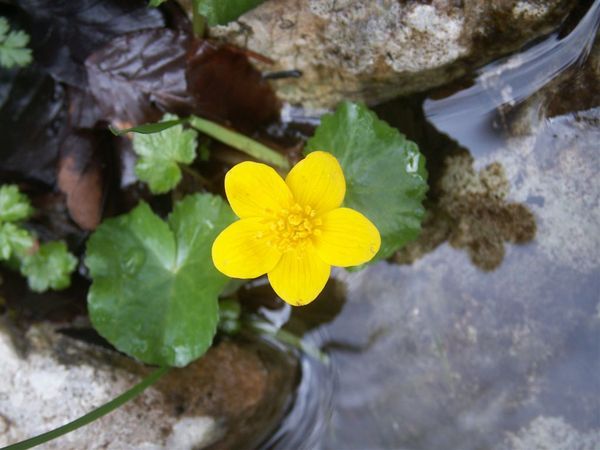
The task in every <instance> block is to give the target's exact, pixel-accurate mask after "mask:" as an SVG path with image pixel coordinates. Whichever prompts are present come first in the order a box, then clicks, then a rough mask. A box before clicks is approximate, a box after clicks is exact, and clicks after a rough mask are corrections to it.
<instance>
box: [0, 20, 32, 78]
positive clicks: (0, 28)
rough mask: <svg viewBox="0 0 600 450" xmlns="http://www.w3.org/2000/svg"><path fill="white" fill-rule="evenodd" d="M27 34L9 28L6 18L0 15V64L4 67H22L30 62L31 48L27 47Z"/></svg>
mask: <svg viewBox="0 0 600 450" xmlns="http://www.w3.org/2000/svg"><path fill="white" fill-rule="evenodd" d="M28 43H29V35H28V34H27V33H25V32H24V31H21V30H19V31H14V30H11V29H10V26H9V24H8V20H6V18H4V17H0V66H2V67H4V68H5V69H10V68H12V67H22V66H26V65H27V64H30V63H31V50H30V49H28V48H27V44H28Z"/></svg>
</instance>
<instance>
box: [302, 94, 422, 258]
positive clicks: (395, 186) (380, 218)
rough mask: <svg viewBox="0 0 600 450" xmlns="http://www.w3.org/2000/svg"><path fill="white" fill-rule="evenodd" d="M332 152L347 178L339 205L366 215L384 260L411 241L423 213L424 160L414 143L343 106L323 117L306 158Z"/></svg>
mask: <svg viewBox="0 0 600 450" xmlns="http://www.w3.org/2000/svg"><path fill="white" fill-rule="evenodd" d="M315 150H325V151H328V152H331V153H332V154H333V155H334V156H335V157H336V158H337V159H338V160H339V162H340V164H341V166H342V168H343V170H344V175H345V177H346V197H345V200H344V204H345V205H346V206H348V207H350V208H353V209H356V210H357V211H360V212H362V213H363V214H364V215H366V216H367V217H368V218H369V219H371V221H373V223H374V224H375V225H376V226H377V228H378V229H379V232H380V234H381V248H380V250H379V253H378V254H377V256H376V258H375V260H377V259H382V258H387V257H389V256H390V255H391V254H392V253H393V252H394V251H396V250H397V249H399V248H400V247H402V246H403V245H405V244H406V243H408V242H410V241H412V240H413V239H415V238H416V237H417V236H418V234H419V232H420V229H421V221H422V219H423V215H424V213H425V209H424V208H423V205H422V202H423V199H424V198H425V193H426V192H427V172H426V170H425V158H424V157H423V155H422V154H421V153H420V152H419V148H418V147H417V145H416V144H415V143H414V142H411V141H409V140H407V139H406V137H405V136H404V135H403V134H401V133H400V132H399V131H398V130H396V129H395V128H392V127H390V126H389V125H388V124H387V123H385V122H384V121H382V120H379V119H378V118H377V116H376V115H375V113H373V112H372V111H370V110H369V109H368V108H367V107H366V106H364V105H362V104H355V103H350V102H344V103H342V104H341V105H340V106H339V107H338V109H337V110H336V111H335V113H334V114H329V115H326V116H323V118H322V121H321V125H319V127H318V128H317V130H316V132H315V135H314V136H313V137H312V138H311V139H310V140H309V141H308V143H307V146H306V149H305V153H310V152H311V151H315Z"/></svg>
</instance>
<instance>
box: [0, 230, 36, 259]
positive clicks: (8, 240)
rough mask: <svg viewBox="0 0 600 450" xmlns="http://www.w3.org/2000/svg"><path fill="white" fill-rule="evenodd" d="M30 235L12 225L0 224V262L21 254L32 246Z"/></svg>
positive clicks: (32, 241)
mask: <svg viewBox="0 0 600 450" xmlns="http://www.w3.org/2000/svg"><path fill="white" fill-rule="evenodd" d="M34 242H35V241H34V239H33V237H32V236H31V234H30V233H29V232H28V231H27V230H25V229H23V228H20V227H18V226H17V225H15V224H14V223H0V260H4V261H7V260H9V259H10V257H11V256H13V255H18V254H23V253H25V252H26V251H27V250H28V249H29V248H31V247H32V246H33V244H34Z"/></svg>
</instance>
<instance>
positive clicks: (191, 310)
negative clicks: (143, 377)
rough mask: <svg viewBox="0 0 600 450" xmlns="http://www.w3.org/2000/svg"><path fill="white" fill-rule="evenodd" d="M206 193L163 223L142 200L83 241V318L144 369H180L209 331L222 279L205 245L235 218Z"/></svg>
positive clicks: (211, 333)
mask: <svg viewBox="0 0 600 450" xmlns="http://www.w3.org/2000/svg"><path fill="white" fill-rule="evenodd" d="M234 218H235V217H234V215H233V212H232V211H231V209H230V208H229V206H228V205H227V204H226V203H225V202H224V201H223V200H222V199H221V198H220V197H215V196H212V195H208V194H197V195H194V196H189V197H186V198H185V199H184V200H183V201H181V202H179V203H178V204H177V205H176V206H175V209H174V211H173V213H172V214H171V215H170V216H169V218H168V220H167V222H163V221H162V220H161V219H160V218H159V217H158V216H156V215H155V214H154V213H153V212H152V211H151V210H150V207H149V206H148V205H147V204H145V203H142V204H140V205H139V206H138V207H136V208H135V209H134V210H133V211H131V212H130V213H128V214H126V215H123V216H120V217H117V218H114V219H109V220H106V221H105V222H103V223H102V224H101V225H100V227H98V229H97V230H96V232H95V233H94V234H93V235H92V237H91V238H90V240H89V242H88V248H87V256H86V265H87V266H88V268H89V269H90V273H91V275H92V278H93V283H92V286H91V289H90V293H89V296H88V306H89V312H90V317H91V320H92V323H93V325H94V327H95V328H96V329H97V330H98V332H99V333H100V334H101V335H102V336H104V337H105V338H106V339H108V340H109V341H110V342H111V343H112V344H113V345H114V346H115V347H116V348H118V349H119V350H121V351H124V352H126V353H128V354H129V355H132V356H134V357H136V358H138V359H140V360H141V361H144V362H146V363H149V364H160V365H172V366H178V367H179V366H185V365H186V364H188V363H189V362H191V361H193V360H194V359H196V358H198V357H199V356H201V355H202V354H203V353H204V352H205V351H206V350H207V349H208V347H209V346H210V344H211V342H212V339H213V336H214V334H215V332H216V328H217V323H218V318H219V313H218V301H217V299H218V296H219V293H220V292H221V290H222V289H223V287H224V286H225V284H226V283H227V278H226V277H224V276H223V275H221V274H220V273H219V272H218V271H217V270H216V269H215V268H214V266H213V265H212V262H211V257H210V250H211V246H212V242H213V240H214V239H215V237H216V236H217V234H218V233H220V232H221V230H223V229H224V228H225V227H226V226H227V225H229V224H230V223H231V222H232V221H233V220H234Z"/></svg>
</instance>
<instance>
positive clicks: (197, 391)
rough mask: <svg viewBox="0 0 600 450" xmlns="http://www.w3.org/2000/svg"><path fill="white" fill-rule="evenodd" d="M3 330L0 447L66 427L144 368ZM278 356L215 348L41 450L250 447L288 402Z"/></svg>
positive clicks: (255, 349) (53, 339)
mask: <svg viewBox="0 0 600 450" xmlns="http://www.w3.org/2000/svg"><path fill="white" fill-rule="evenodd" d="M10 330H12V328H11V327H10V326H9V325H8V324H7V323H2V322H0V360H1V361H2V365H1V366H0V379H1V380H2V383H1V384H0V446H4V445H8V444H12V443H15V442H18V441H21V440H24V439H27V438H29V437H32V436H34V435H37V434H40V433H42V432H45V431H49V430H52V429H54V428H57V427H59V426H61V425H63V424H65V423H67V422H69V421H71V420H74V419H76V418H77V417H80V416H82V415H84V414H86V413H87V412H89V411H91V410H93V409H94V408H96V407H98V406H100V405H102V404H103V403H105V402H107V401H109V400H111V399H112V398H114V397H117V396H118V395H120V394H122V393H123V392H125V391H126V390H127V389H129V388H130V387H132V386H133V385H134V384H136V383H138V382H139V381H140V380H141V379H142V378H143V377H144V376H146V375H147V374H149V373H150V371H151V369H150V368H147V367H145V366H143V365H141V364H138V363H136V362H134V361H132V360H131V359H129V358H127V357H125V356H123V355H120V354H118V353H115V352H113V351H109V350H105V349H103V348H101V347H96V346H90V345H89V344H87V343H85V342H81V341H77V340H74V339H72V338H69V337H66V336H65V335H62V334H60V333H57V332H56V331H55V330H54V328H53V327H52V326H50V325H48V324H43V325H34V326H32V327H31V328H30V329H29V330H28V332H27V333H26V334H25V335H24V336H20V335H19V334H18V333H17V332H15V331H14V330H13V331H12V332H11V331H10ZM16 342H18V343H19V344H18V345H15V343H16ZM259 347H260V348H259ZM265 355H266V357H265ZM282 357H283V356H282V355H279V353H278V352H276V351H274V349H273V348H269V347H266V346H264V345H263V346H257V345H256V344H250V343H245V344H239V343H234V342H232V341H227V340H225V341H222V342H221V343H220V344H218V345H216V346H214V347H213V348H211V350H210V351H209V352H208V353H207V354H206V355H205V356H204V357H203V358H201V359H200V360H199V361H197V362H195V363H193V364H191V365H189V366H188V367H186V368H184V369H178V370H173V371H171V372H170V373H168V374H167V375H166V376H165V377H164V378H163V379H162V380H161V381H159V382H158V383H157V384H155V385H154V386H152V387H150V388H148V389H147V390H146V391H145V392H144V393H143V394H142V395H140V396H139V397H137V398H135V399H134V400H132V401H130V402H129V403H127V404H125V405H124V406H122V407H120V408H118V409H117V410H116V411H114V412H112V413H110V414H109V415H107V416H105V417H103V418H102V419H100V420H97V421H95V422H93V423H91V424H90V425H87V426H86V427H84V428H81V429H79V430H77V431H75V432H72V433H69V434H67V435H65V436H63V437H61V438H59V439H56V440H54V441H51V442H49V443H47V444H45V446H44V448H45V449H48V450H51V449H60V450H79V449H82V448H85V449H88V450H95V449H114V450H117V449H118V450H128V449H131V450H133V449H135V450H163V449H164V450H166V449H168V450H190V449H198V448H206V447H207V446H210V448H211V449H224V448H230V447H231V445H232V442H245V443H247V445H248V448H254V446H255V445H256V444H257V441H260V440H261V439H263V438H264V437H265V436H266V435H267V434H268V433H270V431H271V430H272V428H273V427H274V426H275V424H276V423H277V422H278V421H279V419H280V417H281V415H282V414H283V411H284V410H285V408H286V405H287V402H288V401H289V398H290V392H291V389H292V384H293V382H294V376H293V373H294V371H295V365H294V363H293V362H292V361H290V360H289V359H287V357H283V358H284V359H283V360H281V359H280V358H282ZM240 448H245V447H240Z"/></svg>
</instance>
